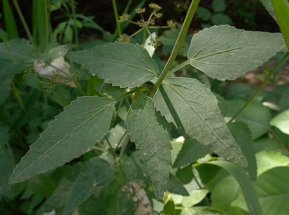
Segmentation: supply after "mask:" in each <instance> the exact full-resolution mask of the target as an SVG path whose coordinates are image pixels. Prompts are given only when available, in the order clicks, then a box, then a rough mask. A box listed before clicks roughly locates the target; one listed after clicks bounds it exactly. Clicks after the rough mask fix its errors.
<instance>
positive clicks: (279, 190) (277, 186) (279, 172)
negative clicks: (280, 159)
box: [256, 167, 289, 215]
mask: <svg viewBox="0 0 289 215" xmlns="http://www.w3.org/2000/svg"><path fill="white" fill-rule="evenodd" d="M288 181H289V168H288V167H277V168H274V169H271V170H269V171H267V172H265V173H264V174H262V175H261V176H260V177H259V178H258V180H257V182H256V190H257V193H258V196H259V201H260V204H261V207H262V209H263V213H264V215H272V214H278V215H287V214H288V211H289V204H288V202H289V186H288Z"/></svg>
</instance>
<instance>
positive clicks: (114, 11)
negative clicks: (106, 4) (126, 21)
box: [112, 0, 122, 37]
mask: <svg viewBox="0 0 289 215" xmlns="http://www.w3.org/2000/svg"><path fill="white" fill-rule="evenodd" d="M112 7H113V13H114V18H115V24H116V31H117V34H118V36H119V37H120V36H121V34H122V33H121V27H120V23H119V15H118V11H117V5H116V0H112Z"/></svg>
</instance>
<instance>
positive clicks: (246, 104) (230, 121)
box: [227, 52, 289, 124]
mask: <svg viewBox="0 0 289 215" xmlns="http://www.w3.org/2000/svg"><path fill="white" fill-rule="evenodd" d="M288 59H289V52H287V53H285V54H284V56H283V57H282V59H281V60H280V61H279V63H278V64H277V66H276V67H275V68H274V69H273V70H272V71H271V72H270V73H269V74H268V76H267V77H266V79H265V81H264V82H263V83H262V85H261V86H260V87H259V88H258V90H257V91H256V92H255V94H254V95H253V96H252V97H251V98H250V99H249V100H248V101H247V102H246V103H245V104H244V105H243V107H241V109H240V110H239V111H238V112H237V113H236V114H235V115H234V116H233V117H232V118H231V119H230V120H229V122H228V123H227V124H230V123H232V122H233V121H234V120H235V119H237V118H238V117H239V116H240V114H241V113H242V112H243V111H244V110H245V109H246V108H247V107H248V106H249V105H250V104H251V103H252V102H253V101H254V100H255V98H256V97H257V96H258V95H259V94H260V93H261V92H262V91H263V90H264V88H265V87H266V85H267V84H268V82H269V81H270V80H271V78H272V75H274V74H276V73H277V72H278V71H279V70H280V69H281V68H282V67H283V66H284V64H286V63H287V61H288Z"/></svg>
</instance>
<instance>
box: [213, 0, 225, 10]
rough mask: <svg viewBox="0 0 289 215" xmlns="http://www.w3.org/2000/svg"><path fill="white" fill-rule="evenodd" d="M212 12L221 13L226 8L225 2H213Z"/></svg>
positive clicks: (222, 0) (220, 0)
mask: <svg viewBox="0 0 289 215" xmlns="http://www.w3.org/2000/svg"><path fill="white" fill-rule="evenodd" d="M212 7H213V10H214V11H215V12H223V11H224V10H226V8H227V4H226V2H225V0H214V1H213V4H212Z"/></svg>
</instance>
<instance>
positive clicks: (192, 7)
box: [153, 0, 200, 95]
mask: <svg viewBox="0 0 289 215" xmlns="http://www.w3.org/2000/svg"><path fill="white" fill-rule="evenodd" d="M199 3H200V0H193V1H192V2H191V5H190V7H189V10H188V13H187V15H186V18H185V20H184V23H183V26H182V28H181V31H180V33H179V36H178V38H177V41H176V43H175V46H174V48H173V51H172V53H171V55H170V57H169V59H168V61H167V63H166V65H165V67H164V69H163V71H162V73H161V75H160V77H159V79H158V80H157V82H156V84H155V87H154V90H153V95H154V94H155V92H156V91H157V90H158V88H159V87H160V85H161V84H162V82H163V80H164V79H165V78H166V77H167V75H168V74H169V72H170V68H171V66H172V64H173V63H174V61H175V59H176V57H177V55H178V53H179V51H180V49H181V48H182V45H183V43H184V42H185V38H186V35H187V32H188V30H189V27H190V24H191V22H192V20H193V17H194V15H195V13H196V10H197V8H198V5H199Z"/></svg>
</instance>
